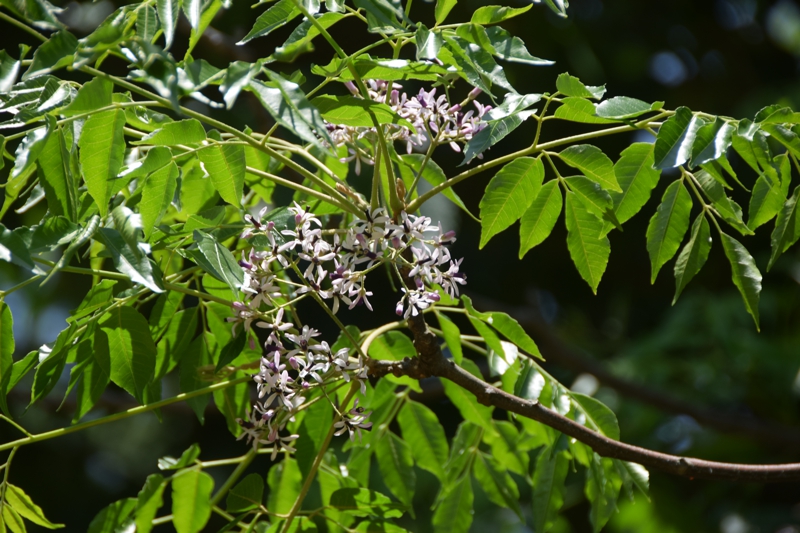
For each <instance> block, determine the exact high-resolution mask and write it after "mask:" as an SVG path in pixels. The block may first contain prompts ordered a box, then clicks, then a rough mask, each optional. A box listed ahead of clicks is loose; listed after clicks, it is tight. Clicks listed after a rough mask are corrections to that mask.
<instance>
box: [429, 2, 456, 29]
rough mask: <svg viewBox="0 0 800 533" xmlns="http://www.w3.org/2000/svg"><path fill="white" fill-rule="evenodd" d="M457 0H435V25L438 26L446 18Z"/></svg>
mask: <svg viewBox="0 0 800 533" xmlns="http://www.w3.org/2000/svg"><path fill="white" fill-rule="evenodd" d="M457 3H458V0H436V8H435V9H434V16H435V17H436V25H437V26H438V25H439V24H441V23H442V22H444V20H445V19H446V18H447V15H448V14H450V11H451V10H452V9H453V8H454V7H456V4H457Z"/></svg>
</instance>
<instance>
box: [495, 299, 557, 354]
mask: <svg viewBox="0 0 800 533" xmlns="http://www.w3.org/2000/svg"><path fill="white" fill-rule="evenodd" d="M488 315H489V317H488V319H487V320H486V322H487V323H488V324H490V325H491V326H492V327H493V328H494V329H496V330H497V331H499V332H500V333H502V334H503V336H504V337H505V338H507V339H508V340H510V341H511V342H513V343H514V344H516V345H517V346H519V347H520V348H521V349H522V350H524V351H525V352H527V353H528V354H529V355H533V356H534V357H538V358H539V359H543V358H542V354H541V353H540V352H539V347H538V346H536V343H535V342H534V341H533V339H532V338H531V337H530V335H528V333H527V332H526V331H525V330H524V329H523V328H522V326H520V325H519V322H517V321H516V320H515V319H513V318H511V317H510V316H509V315H507V314H506V313H501V312H500V311H491V312H490V313H488Z"/></svg>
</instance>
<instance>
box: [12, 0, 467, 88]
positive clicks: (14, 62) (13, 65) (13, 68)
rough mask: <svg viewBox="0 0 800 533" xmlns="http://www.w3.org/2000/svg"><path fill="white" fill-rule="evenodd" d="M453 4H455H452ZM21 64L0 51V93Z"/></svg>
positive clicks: (15, 76) (14, 76)
mask: <svg viewBox="0 0 800 533" xmlns="http://www.w3.org/2000/svg"><path fill="white" fill-rule="evenodd" d="M453 3H455V2H453ZM20 64H21V62H20V61H19V60H18V59H14V58H13V57H11V56H10V55H8V53H7V52H6V51H5V50H0V93H8V92H10V91H11V88H12V87H13V86H14V82H16V81H17V75H18V74H19V67H20Z"/></svg>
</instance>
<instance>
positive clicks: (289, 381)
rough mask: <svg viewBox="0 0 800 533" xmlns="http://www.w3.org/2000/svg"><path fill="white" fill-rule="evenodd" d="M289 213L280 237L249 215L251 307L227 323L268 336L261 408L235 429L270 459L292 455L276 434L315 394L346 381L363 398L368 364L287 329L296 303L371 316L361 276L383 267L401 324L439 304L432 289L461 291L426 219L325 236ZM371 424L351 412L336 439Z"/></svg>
mask: <svg viewBox="0 0 800 533" xmlns="http://www.w3.org/2000/svg"><path fill="white" fill-rule="evenodd" d="M289 210H290V212H291V213H292V214H293V215H294V216H293V217H292V219H293V222H294V227H286V228H285V229H279V228H277V227H276V226H275V222H274V221H271V220H270V221H264V220H263V217H264V215H265V213H266V210H262V211H261V213H260V214H259V215H258V216H257V217H253V216H251V215H246V217H245V218H246V220H247V222H248V223H249V226H248V228H247V229H246V230H245V232H244V233H243V235H242V236H243V238H248V239H251V242H252V243H253V244H254V247H253V248H252V249H251V250H250V251H249V253H248V254H246V255H244V256H243V258H242V260H241V261H240V265H241V267H242V269H243V271H244V283H243V286H242V291H243V292H244V294H245V295H246V296H247V298H246V300H245V301H242V302H236V303H235V304H234V315H235V316H233V317H230V318H229V319H228V320H229V321H230V322H233V328H234V333H236V331H237V329H238V328H239V326H241V327H242V329H244V330H245V331H248V330H250V329H251V328H252V327H255V328H257V329H258V330H263V331H264V333H265V334H266V341H265V342H264V353H263V356H262V358H261V363H260V368H259V372H258V374H256V375H255V376H254V378H253V379H254V380H255V382H256V383H257V388H258V398H259V401H258V402H257V403H256V405H255V406H254V407H253V410H252V412H251V414H250V417H249V420H248V421H242V422H241V424H242V427H243V428H244V430H245V431H244V435H246V436H247V437H248V440H251V441H253V442H254V443H255V445H258V444H269V445H272V446H273V452H274V453H277V451H278V450H279V449H281V448H283V449H286V450H290V451H291V449H292V448H291V446H290V443H291V439H292V438H293V437H292V436H289V437H280V431H282V430H283V429H284V428H285V426H286V424H287V423H288V422H289V421H291V420H293V417H294V415H295V414H296V412H297V410H298V409H300V408H301V406H302V405H303V404H304V403H305V402H306V399H307V396H308V392H309V390H310V389H311V388H312V387H313V386H317V385H325V384H327V383H330V382H332V381H334V380H339V379H342V380H344V381H345V382H350V381H351V380H355V381H356V382H358V383H360V385H361V391H362V394H363V393H364V392H365V390H366V389H365V387H366V384H365V382H366V379H367V366H366V361H365V358H364V355H363V354H361V353H355V354H351V350H350V349H349V348H341V349H338V350H334V349H332V348H331V346H329V344H328V343H327V342H325V341H320V340H318V339H317V337H319V335H320V333H319V331H317V330H316V329H314V328H311V327H309V326H308V325H304V326H302V327H299V326H297V325H295V323H293V322H292V321H291V320H288V321H284V320H285V319H287V318H288V317H287V313H286V310H287V309H291V306H292V305H293V302H294V301H296V300H297V299H299V298H304V297H306V296H308V295H313V296H315V297H316V298H317V299H318V300H320V301H323V300H328V301H330V302H331V311H332V312H333V313H337V312H338V311H339V309H340V307H341V306H342V305H346V306H347V307H348V308H350V309H353V308H354V307H356V306H359V305H364V306H365V307H367V308H368V309H369V310H372V304H371V303H370V301H369V297H370V296H372V292H371V291H369V290H367V288H366V285H365V282H366V277H367V274H369V273H370V272H371V271H373V270H375V269H376V268H378V267H379V266H380V265H381V264H383V263H389V265H390V266H391V267H392V268H394V271H395V272H396V273H397V274H399V279H400V280H401V283H402V284H403V288H402V291H403V295H402V297H401V298H400V301H399V302H398V303H397V306H396V312H397V314H398V315H401V316H403V317H405V318H406V319H407V318H409V317H412V316H416V315H418V314H419V313H420V312H422V311H424V310H425V309H427V308H428V307H430V306H431V305H432V304H433V303H435V302H437V301H439V299H440V295H439V293H438V292H437V291H436V290H435V286H436V285H439V286H441V287H442V289H443V290H444V291H445V292H446V293H448V294H449V295H450V296H452V297H456V296H458V292H459V286H460V285H463V284H465V283H466V277H465V276H464V274H463V273H461V272H460V271H459V268H460V265H461V260H460V259H459V260H457V261H455V260H453V259H452V258H451V256H450V252H449V249H448V246H449V245H450V244H451V243H453V242H454V241H455V233H454V232H443V231H442V228H441V227H440V226H439V225H433V224H432V222H431V219H430V218H428V217H423V216H415V215H409V214H407V213H405V212H404V213H401V214H400V216H399V217H398V220H396V221H393V220H391V219H390V218H389V217H388V216H387V215H386V212H385V210H384V209H383V208H379V209H375V210H373V211H372V212H367V213H365V217H364V219H359V220H355V221H354V222H353V223H352V224H351V225H350V227H348V228H347V229H346V230H342V231H339V230H333V231H330V230H329V231H325V232H323V229H322V224H321V222H320V220H319V219H318V218H317V217H316V216H314V215H313V214H312V213H310V212H309V211H307V210H305V209H303V208H302V207H300V206H299V205H297V204H295V205H294V206H293V207H290V208H289ZM406 280H410V281H412V283H407V282H406ZM368 416H369V413H366V414H364V412H363V409H361V408H357V405H356V407H354V409H351V410H350V411H348V412H347V413H345V414H344V415H343V417H342V419H341V420H340V421H339V422H337V426H336V429H337V430H338V431H337V434H341V433H344V432H345V431H347V432H349V434H350V436H351V438H353V436H354V433H355V432H357V433H358V434H359V435H360V434H361V429H369V427H370V425H371V423H370V422H367V421H366V419H367V417H368Z"/></svg>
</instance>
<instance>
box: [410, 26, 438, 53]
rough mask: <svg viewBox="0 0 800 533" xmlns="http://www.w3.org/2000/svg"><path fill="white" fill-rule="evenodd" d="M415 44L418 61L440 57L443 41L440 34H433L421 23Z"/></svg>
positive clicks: (415, 36) (415, 35) (415, 37)
mask: <svg viewBox="0 0 800 533" xmlns="http://www.w3.org/2000/svg"><path fill="white" fill-rule="evenodd" d="M414 44H415V45H416V47H417V55H416V58H417V61H426V60H434V59H436V58H437V57H438V56H439V50H441V49H442V44H443V41H442V36H441V34H440V33H436V32H432V31H430V30H429V29H428V28H426V27H425V25H424V24H422V23H420V24H418V26H417V32H416V33H415V34H414Z"/></svg>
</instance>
